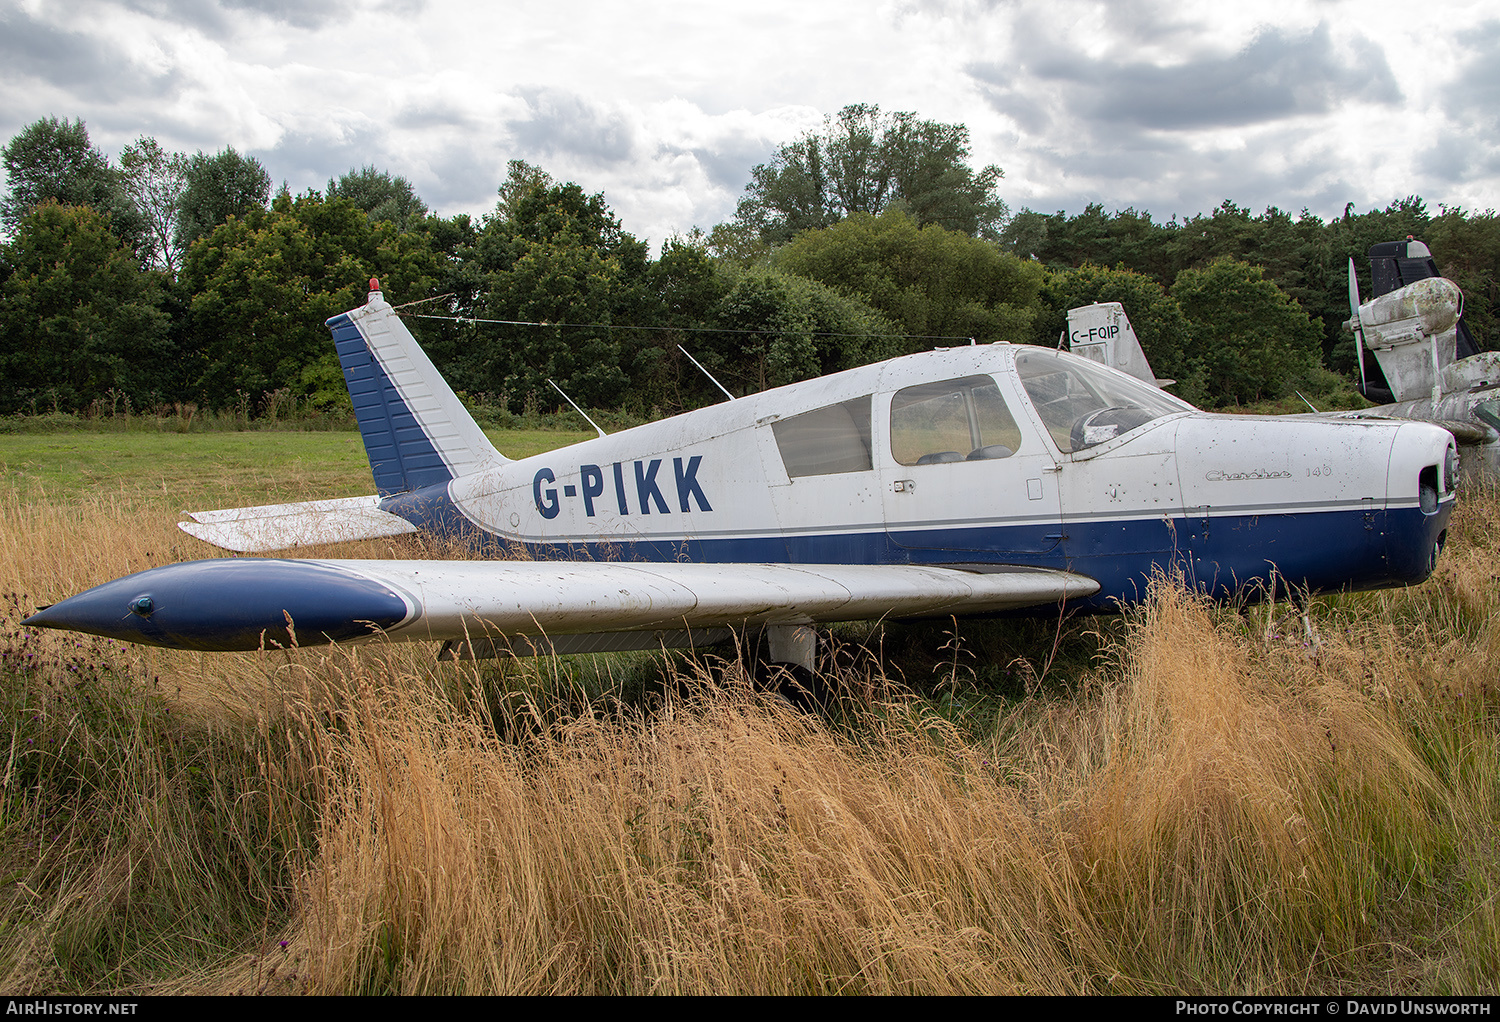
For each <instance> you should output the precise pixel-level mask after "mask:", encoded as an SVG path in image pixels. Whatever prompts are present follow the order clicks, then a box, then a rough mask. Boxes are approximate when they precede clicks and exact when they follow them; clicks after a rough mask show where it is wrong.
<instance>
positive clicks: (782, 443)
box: [771, 394, 874, 479]
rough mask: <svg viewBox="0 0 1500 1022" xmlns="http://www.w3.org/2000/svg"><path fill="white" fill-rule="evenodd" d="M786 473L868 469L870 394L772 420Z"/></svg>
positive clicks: (870, 466) (812, 474) (821, 472)
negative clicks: (775, 420) (776, 420)
mask: <svg viewBox="0 0 1500 1022" xmlns="http://www.w3.org/2000/svg"><path fill="white" fill-rule="evenodd" d="M771 431H772V432H773V433H775V434H776V446H777V447H778V448H779V449H780V451H781V462H782V464H783V465H785V466H786V474H787V475H788V476H790V477H792V478H794V479H795V478H796V477H798V476H827V475H835V474H837V473H840V472H868V471H870V469H871V468H873V467H874V466H873V464H872V463H871V461H870V395H869V394H866V395H865V396H864V397H857V398H855V399H854V400H852V401H844V402H841V403H839V404H836V405H829V406H828V407H826V408H815V409H813V410H812V411H810V412H803V413H802V414H801V415H793V416H792V417H791V418H787V419H781V420H780V421H778V422H773V423H772V424H771Z"/></svg>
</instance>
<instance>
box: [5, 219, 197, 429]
mask: <svg viewBox="0 0 1500 1022" xmlns="http://www.w3.org/2000/svg"><path fill="white" fill-rule="evenodd" d="M4 263H5V265H6V267H7V268H8V270H9V273H8V274H7V275H6V277H5V280H4V283H3V285H0V374H3V377H4V379H5V381H6V386H5V387H4V388H0V412H6V413H8V412H16V411H21V410H31V409H46V408H51V407H56V408H58V409H61V410H63V411H74V410H77V409H80V408H83V407H87V406H88V405H89V404H90V402H92V401H94V400H96V399H111V400H119V401H121V403H122V404H125V403H128V406H133V407H135V408H141V407H145V406H148V405H150V404H153V403H155V402H156V401H158V400H162V399H164V398H166V397H168V396H170V395H171V394H172V393H173V392H174V391H175V388H176V387H177V385H178V384H179V382H180V366H179V364H178V360H177V357H176V356H177V353H176V351H175V350H174V347H173V344H172V339H171V334H170V329H169V327H170V324H169V322H168V317H167V315H166V313H165V312H163V311H162V299H163V295H162V277H161V276H160V275H159V274H156V273H153V272H148V271H142V270H141V268H140V266H139V264H138V263H137V262H136V258H135V255H134V253H132V252H131V250H130V248H129V247H128V246H126V245H124V244H123V243H122V242H121V241H120V239H119V238H117V237H115V235H114V234H113V232H112V231H111V230H110V221H109V219H108V217H107V216H105V215H104V214H102V213H100V212H98V211H97V210H94V209H92V208H90V207H88V206H65V205H61V204H59V203H58V202H57V201H55V200H53V199H46V200H44V201H43V202H42V203H41V204H40V205H37V206H33V207H32V208H31V209H29V210H28V211H27V212H26V213H24V214H23V215H22V216H21V218H20V219H19V220H18V221H17V223H16V226H15V235H14V237H13V239H12V240H11V242H10V244H9V245H7V246H6V248H5V250H4Z"/></svg>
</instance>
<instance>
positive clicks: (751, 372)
mask: <svg viewBox="0 0 1500 1022" xmlns="http://www.w3.org/2000/svg"><path fill="white" fill-rule="evenodd" d="M0 157H3V162H4V166H5V170H6V172H7V175H8V191H7V193H6V195H5V196H4V197H3V199H0V225H3V227H4V229H5V231H6V240H5V242H4V244H3V245H0V371H3V373H4V377H3V379H4V381H5V382H4V385H3V386H0V413H3V414H13V413H17V412H35V411H44V410H53V409H55V410H59V411H78V410H84V409H87V408H89V407H91V406H97V405H98V403H99V402H101V401H107V402H110V403H111V404H112V405H118V404H119V403H120V402H127V403H128V404H129V405H130V406H132V407H134V408H137V409H144V408H152V407H158V406H161V405H164V404H165V405H171V404H173V403H182V402H194V403H197V404H200V405H202V406H206V407H210V408H219V407H225V406H230V405H238V406H247V405H248V406H250V407H256V406H258V405H260V404H261V403H262V402H263V401H265V400H266V397H267V395H290V396H293V397H296V398H298V399H300V400H301V401H303V402H305V403H306V404H307V405H310V406H311V407H314V408H326V409H329V410H335V409H338V408H341V407H343V406H344V402H345V401H346V397H345V394H344V388H343V383H342V376H341V373H340V371H339V367H338V363H337V360H336V358H335V356H334V353H333V349H332V345H331V343H330V342H329V340H328V333H327V330H326V329H325V328H324V326H323V322H324V320H325V319H327V318H328V317H330V316H332V315H335V314H337V313H339V312H341V311H344V310H345V309H348V308H351V307H353V306H354V305H356V304H358V303H360V302H361V301H363V297H364V289H365V284H366V282H367V281H368V279H369V278H370V277H372V276H375V277H378V278H379V279H380V280H381V282H382V284H383V286H384V288H385V292H386V295H387V298H388V299H390V300H391V301H393V303H396V304H402V305H408V311H410V312H412V313H415V314H419V315H421V316H424V317H431V318H412V319H410V320H409V323H410V324H411V326H412V329H413V332H414V333H415V334H416V335H417V337H418V339H419V340H420V341H421V342H422V344H423V345H424V347H425V348H426V349H427V351H428V352H429V354H430V355H431V356H432V358H433V360H434V362H435V363H436V364H437V366H438V368H439V369H440V370H442V372H443V373H444V375H445V376H446V377H447V379H448V380H449V381H450V382H451V383H452V384H453V385H454V387H455V389H458V390H459V391H461V392H465V393H467V394H468V395H469V396H470V397H471V398H472V399H474V400H480V401H488V402H491V403H493V404H497V405H504V406H506V407H508V408H510V409H511V410H512V411H518V412H519V411H521V410H522V409H523V408H525V407H528V406H529V407H541V408H551V407H553V406H555V405H557V404H558V403H559V401H560V399H559V398H557V396H556V394H555V392H553V391H552V389H551V388H550V387H549V386H548V383H547V381H548V380H555V381H556V382H557V383H558V384H559V385H560V386H561V387H562V388H563V389H564V390H566V391H567V392H568V394H569V395H570V396H572V397H573V398H574V400H576V401H578V402H580V403H581V404H584V405H588V406H592V407H596V408H620V409H624V410H627V411H630V412H632V413H633V414H636V415H640V416H655V415H660V414H666V413H670V412H674V411H678V410H682V409H685V408H691V407H696V406H699V405H702V404H706V403H711V402H712V401H714V400H717V399H719V397H720V395H719V393H718V391H717V389H716V388H715V387H714V386H713V385H712V384H711V383H710V382H709V381H707V380H706V379H704V377H703V376H702V375H701V374H700V373H699V372H698V371H697V370H696V369H695V368H693V367H692V366H691V364H690V363H689V362H688V360H687V359H686V358H685V357H684V355H683V353H682V350H681V348H686V349H687V350H688V351H690V352H691V353H692V354H693V356H694V357H695V358H697V360H698V361H699V362H701V363H703V365H704V366H706V367H707V368H708V369H709V370H710V371H711V372H712V373H713V374H714V376H715V377H716V378H717V379H719V380H720V381H721V382H723V383H724V384H725V385H726V386H728V387H729V388H730V389H731V390H732V391H734V392H736V393H747V392H751V391H755V390H760V389H763V388H766V387H772V386H778V385H780V384H784V383H790V382H793V381H795V380H800V379H806V378H810V377H812V376H816V375H820V374H824V373H828V372H834V371H838V370H840V369H845V368H850V367H853V366H856V365H862V364H866V363H869V362H872V361H877V360H879V359H883V358H888V357H892V356H895V355H900V354H905V353H908V352H912V351H918V350H922V349H925V348H930V347H933V346H935V345H951V344H961V343H967V341H968V339H970V338H972V339H974V340H976V341H979V342H988V341H997V340H1011V341H1025V342H1031V343H1038V344H1049V345H1051V344H1056V343H1057V339H1058V335H1059V333H1060V331H1061V330H1062V328H1063V323H1064V318H1065V315H1066V310H1067V309H1068V308H1071V307H1073V306H1076V305H1081V304H1087V303H1089V302H1093V301H1119V302H1122V303H1123V304H1124V306H1125V308H1126V310H1127V312H1128V313H1129V314H1130V316H1131V319H1132V321H1133V323H1134V324H1135V326H1136V329H1137V332H1138V334H1139V335H1140V337H1141V341H1142V345H1143V347H1144V348H1145V351H1146V354H1147V356H1148V357H1149V358H1150V359H1151V362H1152V366H1153V368H1155V369H1156V371H1157V373H1158V375H1161V376H1169V377H1173V378H1175V379H1177V380H1178V381H1179V383H1178V385H1177V393H1179V394H1180V395H1181V396H1183V397H1185V398H1187V399H1188V400H1191V401H1194V402H1196V403H1199V404H1201V405H1204V406H1206V407H1221V406H1225V405H1233V404H1236V403H1243V402H1251V401H1256V400H1260V399H1264V398H1274V397H1279V396H1282V395H1284V394H1287V393H1289V392H1290V391H1291V390H1292V389H1293V388H1298V389H1304V390H1305V389H1308V388H1310V389H1311V390H1313V391H1317V392H1320V393H1321V392H1327V391H1329V390H1330V389H1332V388H1334V387H1336V386H1337V384H1338V382H1339V375H1338V374H1347V373H1348V372H1349V371H1351V370H1352V368H1353V344H1352V341H1351V340H1350V339H1349V336H1348V334H1347V333H1346V332H1344V331H1343V329H1342V323H1343V322H1344V320H1346V319H1347V318H1348V315H1349V311H1348V300H1347V282H1346V269H1345V268H1346V266H1347V261H1348V259H1349V258H1351V257H1353V258H1354V259H1355V261H1356V264H1357V265H1358V266H1359V268H1360V270H1361V273H1362V274H1365V275H1366V276H1365V278H1364V279H1363V280H1362V285H1361V286H1362V288H1363V289H1364V290H1366V291H1368V288H1369V281H1368V278H1367V273H1368V270H1367V268H1366V267H1365V266H1364V257H1365V252H1366V250H1367V249H1368V248H1369V247H1370V245H1372V244H1374V243H1376V242H1379V241H1388V240H1393V239H1398V238H1403V237H1405V236H1407V235H1413V236H1415V237H1418V238H1421V239H1423V240H1425V241H1427V242H1428V244H1429V245H1430V247H1431V248H1432V250H1433V252H1434V255H1435V257H1436V258H1437V260H1438V263H1439V266H1440V268H1441V269H1442V271H1443V272H1444V273H1445V274H1447V275H1448V276H1450V277H1452V278H1453V279H1454V280H1456V281H1457V282H1458V283H1459V284H1460V285H1461V286H1463V288H1464V290H1465V294H1466V301H1467V305H1466V314H1467V316H1468V319H1469V322H1470V325H1471V328H1472V329H1473V331H1474V334H1475V337H1476V339H1477V340H1478V341H1479V343H1480V344H1481V346H1483V347H1496V346H1500V339H1497V337H1496V333H1495V326H1496V317H1497V314H1500V287H1497V284H1496V280H1497V275H1500V224H1497V221H1496V215H1495V213H1494V212H1493V211H1486V212H1484V213H1480V214H1474V213H1469V212H1466V211H1464V210H1462V209H1449V208H1440V210H1439V212H1438V213H1437V215H1433V214H1431V213H1430V212H1429V211H1428V210H1427V208H1426V206H1425V204H1424V203H1423V202H1422V200H1420V199H1418V198H1415V197H1413V198H1408V199H1406V200H1403V201H1401V202H1397V203H1393V204H1392V205H1390V206H1389V207H1387V208H1385V209H1380V210H1372V211H1368V212H1364V213H1356V212H1354V211H1353V209H1352V207H1351V208H1348V209H1346V210H1345V213H1344V215H1343V216H1342V217H1339V218H1336V219H1333V220H1329V221H1326V222H1325V221H1323V220H1321V219H1320V218H1318V217H1316V216H1314V215H1312V214H1310V213H1309V212H1307V211H1306V210H1303V211H1302V212H1301V213H1300V214H1299V215H1297V216H1295V217H1294V216H1291V215H1289V214H1287V213H1286V212H1284V211H1281V210H1279V209H1275V208H1271V209H1267V210H1265V211H1264V212H1263V213H1261V214H1258V215H1257V214H1253V213H1252V212H1251V211H1249V210H1247V209H1244V208H1241V207H1239V206H1236V205H1235V204H1233V203H1231V202H1225V203H1224V204H1223V205H1222V206H1221V207H1219V208H1218V209H1216V210H1213V211H1212V212H1210V213H1207V214H1203V215H1199V216H1195V217H1192V218H1189V219H1186V220H1183V221H1177V220H1175V219H1174V220H1172V221H1169V222H1165V223H1157V222H1155V221H1153V219H1152V217H1151V215H1150V214H1149V213H1143V212H1139V211H1136V210H1134V209H1125V210H1119V211H1116V212H1114V213H1108V212H1106V211H1105V210H1104V209H1103V207H1101V206H1097V205H1096V206H1090V207H1088V208H1087V209H1085V210H1084V211H1083V212H1082V213H1079V214H1077V215H1074V216H1069V215H1066V214H1064V213H1061V212H1059V213H1055V214H1050V215H1048V214H1043V213H1038V212H1035V211H1032V210H1029V209H1022V210H1020V211H1019V212H1016V213H1015V214H1013V215H1012V214H1011V213H1010V211H1009V210H1008V209H1007V208H1006V206H1005V203H1004V202H1003V201H1001V199H1000V197H999V194H998V189H999V186H1000V183H1001V181H1002V180H1003V175H1002V172H1001V171H1000V169H999V168H998V167H993V166H991V167H985V168H982V169H979V170H975V169H974V168H972V167H971V166H970V165H969V159H970V145H969V138H968V132H967V129H965V128H964V127H963V126H962V125H952V124H941V123H938V122H933V121H924V120H921V119H919V118H918V117H917V116H916V115H915V114H912V113H897V114H886V113H882V112H881V111H880V110H879V109H878V108H877V107H874V106H868V105H856V106H851V107H847V108H845V109H844V110H843V111H841V112H840V113H839V114H838V115H837V116H836V117H830V118H829V119H828V120H827V121H826V122H825V123H824V125H823V127H822V129H821V130H819V131H814V132H809V133H807V134H805V135H804V136H803V137H801V138H799V139H797V140H795V141H793V142H790V143H788V144H786V145H784V146H782V147H780V149H778V150H777V152H776V153H775V154H774V155H773V156H772V158H771V159H770V160H769V161H767V162H766V163H764V164H761V165H759V166H756V167H753V168H751V169H750V170H749V173H748V177H749V183H748V185H747V187H746V191H745V194H744V197H743V199H742V201H741V202H740V204H739V207H738V209H737V211H736V214H735V216H734V217H733V218H732V219H731V220H729V221H728V222H726V223H724V224H720V225H718V226H716V227H714V228H713V229H712V230H711V231H708V232H702V231H699V230H697V229H694V231H692V232H691V233H690V234H688V235H687V236H685V237H674V238H672V239H669V240H668V241H667V242H666V244H665V245H664V246H663V247H662V250H661V252H660V254H659V255H657V256H655V257H653V256H652V254H651V251H650V249H649V246H648V245H647V244H646V243H645V242H643V241H641V240H640V239H637V238H636V237H635V236H633V235H632V234H630V233H629V232H628V231H627V230H625V228H624V226H623V225H622V224H621V223H620V221H619V219H618V218H617V217H616V216H615V214H614V212H613V211H612V210H611V209H610V207H609V206H608V204H607V203H606V201H605V199H604V196H603V195H602V194H592V195H591V194H588V193H587V192H585V191H584V189H582V188H581V187H580V186H579V185H577V184H575V183H572V182H558V181H555V180H554V179H553V178H552V177H551V176H550V175H549V174H548V173H547V172H546V171H545V170H543V169H542V168H539V167H535V166H532V165H530V164H527V163H525V162H522V161H519V160H513V161H511V162H510V164H509V165H508V167H507V168H505V176H504V178H503V179H502V180H501V181H500V182H499V183H498V187H497V197H496V203H495V206H494V208H493V209H492V210H491V211H490V212H489V213H487V214H486V215H484V216H482V217H479V218H477V219H476V218H472V217H470V216H468V215H466V214H460V215H458V216H454V217H442V216H438V215H436V214H434V213H433V212H431V210H430V209H429V208H428V207H427V205H426V203H424V202H423V201H422V199H421V198H420V197H419V196H418V195H417V194H416V192H415V190H414V189H413V187H412V185H411V183H410V182H409V181H407V180H406V179H404V178H402V177H399V176H395V175H392V174H390V173H389V172H387V171H384V170H380V169H377V168H374V167H364V168H358V169H351V170H350V171H349V172H348V173H345V174H343V175H341V176H339V177H337V178H330V179H329V181H328V184H327V187H326V188H324V189H322V190H316V189H312V190H309V191H307V192H305V193H303V194H301V195H295V196H294V195H292V194H291V193H290V192H289V191H288V190H287V189H286V187H285V186H283V187H282V189H281V190H280V191H279V192H278V193H277V194H276V195H274V196H273V195H272V194H271V178H270V175H269V174H268V173H267V171H266V169H265V168H264V167H263V166H261V164H260V163H259V162H258V161H256V160H255V159H253V158H251V157H248V156H245V155H241V154H239V153H236V152H235V151H234V150H233V149H231V148H226V149H223V150H221V151H220V152H218V153H214V154H206V153H202V152H199V153H195V154H192V155H188V154H183V153H173V152H168V151H166V150H164V149H163V148H162V147H161V146H160V145H159V144H158V143H157V142H156V141H155V140H154V139H151V138H149V137H142V138H140V139H138V140H137V141H136V142H134V143H132V144H131V145H129V146H126V147H125V148H124V149H123V150H122V151H121V154H120V158H119V160H118V162H117V163H111V162H110V161H109V160H108V159H107V158H106V157H105V156H104V155H103V154H102V153H101V152H100V151H99V150H98V149H97V147H95V146H93V145H92V144H91V143H90V141H89V137H88V132H87V128H86V126H85V125H84V124H83V123H82V122H81V121H68V120H58V119H55V118H45V119H43V120H39V121H37V122H35V123H34V124H31V125H29V126H28V127H26V128H25V129H23V130H22V131H21V132H19V133H18V134H17V135H16V136H14V137H13V138H12V139H11V140H10V141H9V143H8V144H7V145H6V146H5V147H4V149H3V150H0ZM409 303H415V304H409ZM679 345H680V346H681V348H680V347H679Z"/></svg>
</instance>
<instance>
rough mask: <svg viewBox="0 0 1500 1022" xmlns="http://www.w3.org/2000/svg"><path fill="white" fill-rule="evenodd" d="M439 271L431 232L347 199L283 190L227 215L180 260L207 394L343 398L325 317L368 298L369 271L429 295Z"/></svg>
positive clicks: (408, 292)
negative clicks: (371, 214) (375, 216)
mask: <svg viewBox="0 0 1500 1022" xmlns="http://www.w3.org/2000/svg"><path fill="white" fill-rule="evenodd" d="M437 272H438V262H437V259H436V257H435V256H434V254H433V252H432V250H431V247H430V244H429V240H428V237H427V235H426V234H425V233H423V232H411V233H405V234H402V233H400V232H398V231H397V230H396V228H395V226H394V225H392V224H391V223H389V222H381V223H378V224H372V223H371V222H370V220H369V218H368V217H367V216H366V215H365V213H364V211H363V210H361V209H359V208H358V207H357V206H355V205H354V203H352V202H350V201H349V200H347V199H334V200H332V201H326V200H324V199H323V198H322V196H320V195H318V194H317V193H316V192H309V193H308V194H306V195H303V196H300V197H298V198H296V199H295V200H294V199H292V198H291V196H289V195H285V194H283V195H281V196H278V198H277V200H276V203H275V204H274V206H273V207H272V208H271V209H270V210H266V209H256V208H252V209H251V210H250V211H249V213H248V214H247V215H245V216H243V217H234V218H233V219H230V220H227V221H225V222H224V223H223V224H221V225H219V226H218V227H216V228H215V229H214V230H213V231H212V232H211V233H210V234H209V235H208V236H207V237H205V238H201V239H200V240H198V241H197V242H195V243H194V244H193V245H192V247H191V248H189V249H188V252H187V259H186V261H185V263H184V266H183V271H182V283H183V286H184V287H185V288H186V289H187V291H188V292H189V293H190V294H192V296H193V298H192V319H193V332H194V337H195V339H196V346H197V351H198V353H199V361H198V364H197V385H198V388H199V391H200V393H201V395H202V398H203V400H204V401H205V402H206V403H208V404H209V405H211V406H216V407H222V406H224V405H227V404H232V403H234V402H235V401H237V400H241V399H249V400H251V401H258V400H259V399H260V398H261V396H262V395H264V394H265V393H267V392H270V391H275V390H279V389H281V388H284V387H285V388H290V389H291V390H292V391H293V392H294V393H297V394H299V395H305V396H309V397H312V398H314V399H315V400H316V401H317V402H318V403H341V402H343V401H344V400H346V399H345V398H344V396H343V383H342V379H341V377H340V375H339V370H338V361H337V357H336V356H335V354H334V352H333V346H332V344H331V343H330V341H329V338H328V331H327V329H326V328H325V327H324V326H323V323H324V321H325V320H326V319H328V318H329V317H331V316H334V315H336V314H338V313H340V312H343V311H345V310H347V309H350V308H353V307H354V306H355V305H358V304H360V303H362V302H363V301H364V299H365V293H366V286H367V283H368V281H369V279H370V278H371V277H372V276H373V277H378V278H379V279H380V282H381V285H382V287H383V288H384V289H385V293H386V295H387V297H388V298H389V299H390V300H392V301H394V302H397V303H400V302H404V301H412V300H415V299H418V298H423V297H427V296H429V295H431V293H432V288H433V284H434V282H435V280H436V276H437Z"/></svg>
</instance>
